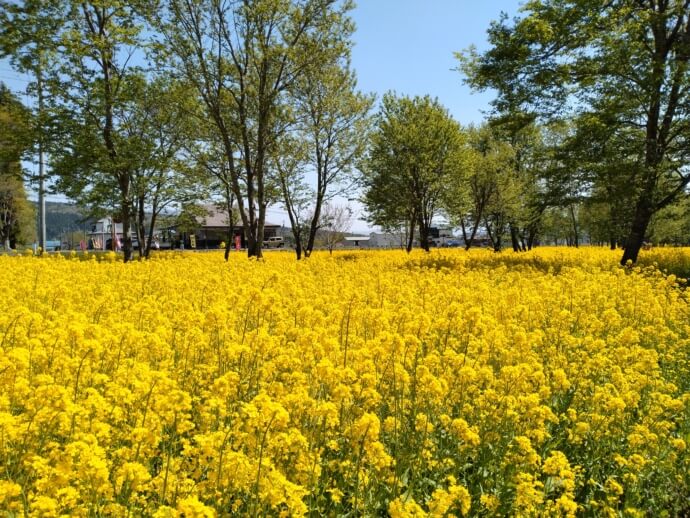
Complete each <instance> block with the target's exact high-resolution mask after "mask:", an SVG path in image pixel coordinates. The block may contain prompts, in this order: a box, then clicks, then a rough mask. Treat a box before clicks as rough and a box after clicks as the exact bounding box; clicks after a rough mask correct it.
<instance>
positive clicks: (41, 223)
mask: <svg viewBox="0 0 690 518" xmlns="http://www.w3.org/2000/svg"><path fill="white" fill-rule="evenodd" d="M36 86H37V88H38V92H37V93H38V124H39V126H40V127H39V130H38V246H40V247H41V253H43V252H44V251H45V249H46V197H45V156H44V149H43V147H44V142H43V135H44V130H45V128H44V127H43V124H44V122H45V121H44V116H43V75H42V71H41V64H40V63H39V64H38V66H37V68H36Z"/></svg>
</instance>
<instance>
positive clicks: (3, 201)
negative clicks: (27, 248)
mask: <svg viewBox="0 0 690 518" xmlns="http://www.w3.org/2000/svg"><path fill="white" fill-rule="evenodd" d="M31 138H32V133H31V123H30V116H29V113H28V110H26V109H25V108H24V107H23V106H22V105H21V103H20V102H19V101H18V100H17V99H16V98H15V97H14V96H13V95H12V94H11V93H10V91H9V90H8V89H7V87H6V86H5V85H4V84H1V83H0V242H1V243H2V244H3V246H4V248H5V250H8V249H10V248H14V247H15V246H16V244H17V243H30V242H33V241H34V240H35V238H36V229H35V224H34V211H33V206H32V205H31V203H30V202H29V201H28V200H27V198H26V191H25V189H24V181H23V175H22V170H21V158H22V155H23V154H24V153H25V152H26V150H27V148H29V146H30V145H31Z"/></svg>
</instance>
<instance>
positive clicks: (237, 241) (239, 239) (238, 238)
mask: <svg viewBox="0 0 690 518" xmlns="http://www.w3.org/2000/svg"><path fill="white" fill-rule="evenodd" d="M240 248H242V237H241V236H240V235H239V234H237V235H236V236H235V250H237V251H238V252H239V251H240Z"/></svg>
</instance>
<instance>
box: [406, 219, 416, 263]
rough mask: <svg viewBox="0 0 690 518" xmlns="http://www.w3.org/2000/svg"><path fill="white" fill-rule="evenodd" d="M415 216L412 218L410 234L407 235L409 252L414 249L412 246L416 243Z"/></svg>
mask: <svg viewBox="0 0 690 518" xmlns="http://www.w3.org/2000/svg"><path fill="white" fill-rule="evenodd" d="M415 219H416V218H415V217H414V216H413V217H412V218H410V234H409V235H408V236H407V247H406V250H407V253H408V254H409V253H410V252H411V251H412V246H413V245H414V227H415Z"/></svg>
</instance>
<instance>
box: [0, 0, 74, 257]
mask: <svg viewBox="0 0 690 518" xmlns="http://www.w3.org/2000/svg"><path fill="white" fill-rule="evenodd" d="M66 12H67V5H66V2H65V1H64V0H24V1H23V2H11V1H5V0H2V1H0V27H2V28H3V30H2V32H1V33H0V57H9V58H10V63H11V64H12V66H13V67H14V68H15V69H16V70H17V71H19V72H22V73H26V74H28V75H29V76H30V77H31V78H32V80H31V82H30V83H29V86H28V88H27V93H29V94H31V95H32V96H33V97H34V98H35V100H36V103H35V110H34V111H35V113H34V116H33V117H32V123H33V125H34V129H33V135H34V139H33V142H32V144H33V146H32V151H33V153H32V154H33V155H34V157H36V158H37V161H38V177H37V178H34V180H35V181H36V183H37V184H38V185H37V189H38V221H39V224H38V227H39V232H38V244H39V246H40V247H41V249H45V240H46V207H45V194H46V183H47V179H48V178H47V177H48V174H47V172H46V160H45V152H46V150H47V148H48V147H49V141H50V134H51V131H50V125H51V124H50V118H49V116H48V106H47V104H49V103H46V97H47V96H48V95H49V93H50V90H51V87H54V83H55V79H56V78H55V72H56V70H55V68H54V67H53V66H52V65H53V63H54V61H55V58H56V53H57V51H58V48H59V44H60V40H59V38H58V35H59V34H60V28H61V26H62V24H63V22H64V18H65V14H66Z"/></svg>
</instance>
